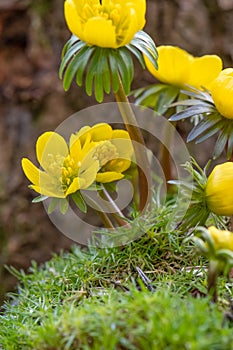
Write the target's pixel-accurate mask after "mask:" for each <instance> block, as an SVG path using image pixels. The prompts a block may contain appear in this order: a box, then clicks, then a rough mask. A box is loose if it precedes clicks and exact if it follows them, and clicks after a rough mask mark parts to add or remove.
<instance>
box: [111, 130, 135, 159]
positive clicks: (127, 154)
mask: <svg viewBox="0 0 233 350" xmlns="http://www.w3.org/2000/svg"><path fill="white" fill-rule="evenodd" d="M122 131H124V130H122ZM114 136H115V135H114ZM119 136H120V134H119ZM122 136H124V135H122ZM125 136H126V135H125ZM111 143H112V144H113V145H114V146H115V147H116V149H117V152H118V155H119V158H123V159H131V156H132V155H133V145H132V142H131V140H130V139H127V138H120V137H119V138H113V139H112V140H111Z"/></svg>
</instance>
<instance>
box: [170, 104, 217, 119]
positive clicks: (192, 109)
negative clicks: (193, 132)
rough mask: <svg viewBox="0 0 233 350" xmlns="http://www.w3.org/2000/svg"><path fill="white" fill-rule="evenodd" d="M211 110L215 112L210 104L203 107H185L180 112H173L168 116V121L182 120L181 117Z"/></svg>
mask: <svg viewBox="0 0 233 350" xmlns="http://www.w3.org/2000/svg"><path fill="white" fill-rule="evenodd" d="M211 112H215V109H213V108H212V107H211V106H208V107H205V106H201V107H198V106H193V107H189V108H187V109H185V110H184V111H182V112H179V113H176V114H173V115H172V116H171V118H169V120H170V121H172V122H175V121H178V120H182V119H186V118H190V117H192V116H194V115H198V114H203V113H211Z"/></svg>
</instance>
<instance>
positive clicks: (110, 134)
mask: <svg viewBox="0 0 233 350" xmlns="http://www.w3.org/2000/svg"><path fill="white" fill-rule="evenodd" d="M87 136H88V137H89V138H90V140H91V142H92V143H93V144H94V149H93V157H94V158H95V159H97V160H98V161H99V164H100V170H99V172H98V174H97V175H96V181H97V182H102V183H106V182H112V181H115V180H120V179H122V178H123V177H124V175H123V174H122V173H123V172H124V171H125V170H127V169H128V168H129V167H130V164H131V156H132V154H133V148H132V143H131V140H130V137H129V134H128V132H127V131H125V130H113V129H112V127H111V126H110V125H109V124H106V123H99V124H96V125H94V126H92V127H90V126H85V127H83V128H82V129H80V130H79V132H78V133H76V134H73V135H71V143H72V142H75V141H76V140H77V139H79V140H80V142H81V145H82V144H83V143H84V142H85V139H86V137H87Z"/></svg>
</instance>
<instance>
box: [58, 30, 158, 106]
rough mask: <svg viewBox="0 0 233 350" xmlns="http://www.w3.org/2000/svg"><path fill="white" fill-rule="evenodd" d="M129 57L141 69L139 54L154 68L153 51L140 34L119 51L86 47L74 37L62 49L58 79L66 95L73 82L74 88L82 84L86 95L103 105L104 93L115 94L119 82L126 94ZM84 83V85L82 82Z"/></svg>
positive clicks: (130, 71) (131, 69) (129, 80)
mask: <svg viewBox="0 0 233 350" xmlns="http://www.w3.org/2000/svg"><path fill="white" fill-rule="evenodd" d="M131 54H133V55H134V56H135V57H136V58H137V59H138V61H139V62H140V64H141V66H142V67H143V68H145V60H144V57H143V54H144V55H145V56H146V57H148V59H149V60H150V61H151V62H152V63H153V65H155V67H157V58H158V56H157V51H156V47H155V44H154V42H153V40H152V39H151V37H150V36H149V35H148V34H146V33H145V32H143V31H139V32H137V33H136V34H135V36H134V38H133V40H132V41H131V42H130V43H129V44H127V45H125V46H123V47H120V48H117V49H112V48H103V47H98V46H89V45H87V43H85V42H84V41H82V40H80V39H79V38H78V37H76V36H74V35H73V36H72V37H71V38H70V40H69V41H68V42H67V43H66V45H65V46H64V49H63V52H62V62H61V66H60V70H59V76H60V78H61V79H62V78H63V87H64V89H65V90H66V91H67V90H68V89H69V88H70V85H71V82H72V81H73V79H74V78H75V80H76V83H77V85H79V86H82V85H83V84H85V88H86V93H87V95H88V96H91V95H92V92H93V90H94V94H95V98H96V100H97V101H98V102H102V101H103V97H104V92H106V93H107V94H109V93H110V91H111V89H112V91H113V92H114V93H116V92H117V91H118V90H119V78H121V80H122V83H123V87H124V90H125V92H126V94H129V92H130V86H131V83H132V80H133V77H134V65H133V60H132V57H131ZM84 81H85V82H84Z"/></svg>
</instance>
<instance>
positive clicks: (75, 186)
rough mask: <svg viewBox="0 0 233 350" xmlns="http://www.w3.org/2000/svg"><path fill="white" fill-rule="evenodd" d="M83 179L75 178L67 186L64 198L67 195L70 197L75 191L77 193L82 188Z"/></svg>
mask: <svg viewBox="0 0 233 350" xmlns="http://www.w3.org/2000/svg"><path fill="white" fill-rule="evenodd" d="M85 182H86V181H85V179H82V178H79V177H76V178H74V180H73V182H72V183H71V185H70V186H69V188H68V189H67V191H66V197H67V196H68V195H70V194H71V193H75V192H76V191H78V190H79V189H80V188H83V186H84V185H85Z"/></svg>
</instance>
